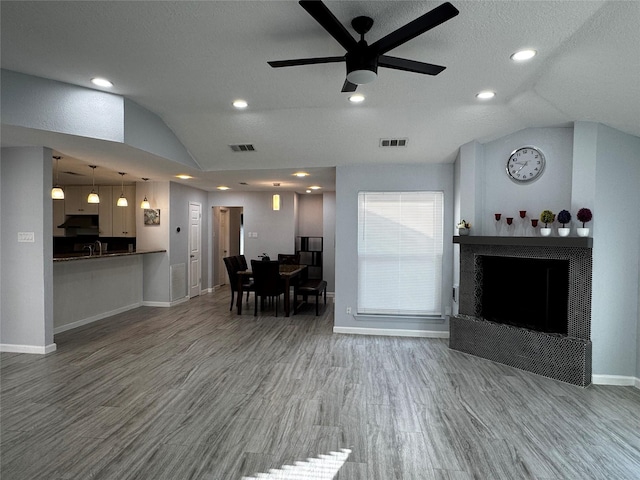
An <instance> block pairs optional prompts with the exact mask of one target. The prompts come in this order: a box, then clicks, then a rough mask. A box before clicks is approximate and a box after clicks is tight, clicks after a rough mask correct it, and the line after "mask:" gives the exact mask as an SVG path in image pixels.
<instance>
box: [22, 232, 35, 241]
mask: <svg viewBox="0 0 640 480" xmlns="http://www.w3.org/2000/svg"><path fill="white" fill-rule="evenodd" d="M18 242H20V243H22V242H27V243H33V242H35V235H34V232H18Z"/></svg>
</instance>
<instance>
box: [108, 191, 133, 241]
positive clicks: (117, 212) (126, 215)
mask: <svg viewBox="0 0 640 480" xmlns="http://www.w3.org/2000/svg"><path fill="white" fill-rule="evenodd" d="M120 193H121V189H120V187H113V192H112V198H111V205H112V210H111V212H112V218H113V221H112V225H113V227H112V228H113V231H112V233H113V234H112V235H111V236H112V237H135V236H136V187H135V185H126V186H125V187H124V196H125V197H127V202H128V203H129V205H128V206H127V207H118V206H117V205H116V202H117V201H118V198H120Z"/></svg>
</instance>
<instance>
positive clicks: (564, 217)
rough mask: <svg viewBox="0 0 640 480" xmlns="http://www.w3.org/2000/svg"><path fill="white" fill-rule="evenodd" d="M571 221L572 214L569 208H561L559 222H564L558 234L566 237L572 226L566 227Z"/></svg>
mask: <svg viewBox="0 0 640 480" xmlns="http://www.w3.org/2000/svg"><path fill="white" fill-rule="evenodd" d="M569 222H571V214H570V213H569V212H568V211H567V210H560V213H558V223H561V224H562V227H560V228H558V235H560V236H561V237H566V236H568V235H569V232H571V227H568V228H567V227H565V225H566V224H567V223H569Z"/></svg>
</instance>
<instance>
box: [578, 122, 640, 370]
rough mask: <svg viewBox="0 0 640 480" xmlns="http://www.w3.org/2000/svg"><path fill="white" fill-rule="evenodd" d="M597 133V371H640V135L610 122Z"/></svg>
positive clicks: (593, 334) (594, 337) (594, 305)
mask: <svg viewBox="0 0 640 480" xmlns="http://www.w3.org/2000/svg"><path fill="white" fill-rule="evenodd" d="M576 128H578V127H576ZM586 128H587V129H590V126H589V125H586ZM590 130H591V129H590ZM591 131H592V130H591ZM595 133H596V135H597V136H596V152H597V154H596V165H595V169H596V172H595V178H596V185H595V190H594V191H593V194H592V195H593V199H592V203H590V204H591V205H593V208H592V209H591V210H592V212H593V221H592V222H591V223H595V221H596V219H599V221H598V227H597V228H594V229H593V245H594V247H593V301H592V322H591V337H592V341H593V373H594V374H608V375H622V376H634V375H635V376H636V377H639V376H638V343H639V338H640V337H639V332H638V330H639V328H640V325H639V323H640V322H639V314H638V298H637V295H638V290H639V287H638V276H639V274H638V270H637V268H638V264H639V263H640V222H638V221H637V216H638V206H640V138H638V137H634V136H632V135H627V134H624V133H622V132H619V131H617V130H614V129H612V128H609V127H606V126H604V125H598V126H597V130H596V132H595ZM586 206H588V205H586ZM639 378H640V377H639Z"/></svg>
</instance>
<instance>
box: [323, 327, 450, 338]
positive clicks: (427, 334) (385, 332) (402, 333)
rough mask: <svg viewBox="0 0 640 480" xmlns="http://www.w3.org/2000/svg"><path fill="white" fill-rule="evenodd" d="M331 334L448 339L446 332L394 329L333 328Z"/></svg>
mask: <svg viewBox="0 0 640 480" xmlns="http://www.w3.org/2000/svg"><path fill="white" fill-rule="evenodd" d="M333 333H348V334H353V335H379V336H385V337H421V338H449V332H448V331H436V330H401V329H396V328H361V327H333Z"/></svg>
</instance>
